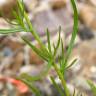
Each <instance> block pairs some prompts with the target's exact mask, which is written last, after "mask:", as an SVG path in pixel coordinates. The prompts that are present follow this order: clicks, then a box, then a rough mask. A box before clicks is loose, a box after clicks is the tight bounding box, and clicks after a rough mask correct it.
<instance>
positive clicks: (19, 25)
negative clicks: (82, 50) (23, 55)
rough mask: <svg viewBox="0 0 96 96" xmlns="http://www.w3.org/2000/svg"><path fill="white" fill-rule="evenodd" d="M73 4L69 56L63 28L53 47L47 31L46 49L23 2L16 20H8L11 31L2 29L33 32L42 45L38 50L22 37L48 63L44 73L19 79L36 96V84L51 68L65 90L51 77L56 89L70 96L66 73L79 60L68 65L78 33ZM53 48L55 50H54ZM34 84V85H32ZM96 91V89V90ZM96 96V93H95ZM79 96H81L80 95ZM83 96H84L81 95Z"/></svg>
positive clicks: (38, 92)
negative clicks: (59, 52)
mask: <svg viewBox="0 0 96 96" xmlns="http://www.w3.org/2000/svg"><path fill="white" fill-rule="evenodd" d="M71 4H72V7H73V10H74V26H73V32H72V37H71V41H70V44H69V47H68V50H67V54H66V56H65V54H64V45H63V40H62V38H61V36H60V32H61V27H59V34H58V42H57V44H56V45H55V44H53V46H52V45H51V41H50V40H51V37H50V32H49V30H48V29H47V30H46V35H47V41H48V47H46V46H45V45H44V44H43V42H42V40H41V38H40V37H39V35H38V33H37V32H36V31H35V29H34V27H33V25H32V24H31V22H30V20H29V18H28V16H27V14H26V12H25V11H24V4H23V0H22V1H20V0H18V8H19V10H18V12H15V11H13V12H12V13H13V15H14V16H15V18H16V19H15V20H13V21H10V20H6V19H5V20H6V21H7V22H8V23H9V24H11V25H12V28H10V29H0V34H7V35H8V34H10V33H16V32H22V31H23V32H31V33H32V35H33V37H34V38H35V40H36V41H37V42H38V43H39V45H40V49H38V48H36V47H35V46H34V45H33V44H32V43H31V42H30V41H29V40H28V38H25V37H21V38H22V39H23V40H24V42H25V43H26V44H27V45H29V46H30V47H31V48H32V50H34V51H35V52H36V53H37V54H38V56H40V57H41V58H42V59H43V60H45V61H46V62H47V65H46V68H45V70H44V71H42V72H41V73H40V74H39V75H38V76H30V75H28V74H25V73H24V74H22V75H21V76H20V77H19V79H20V80H22V81H23V82H24V83H25V84H26V85H28V86H29V88H30V89H31V90H32V92H34V94H35V95H36V96H41V93H40V91H39V90H37V88H36V87H35V86H34V82H36V81H38V80H40V79H43V77H44V76H46V75H47V73H48V71H49V70H50V68H51V67H53V68H54V69H55V71H56V73H57V75H58V77H59V79H60V80H61V83H62V87H63V90H64V91H62V90H61V89H60V88H59V86H58V84H57V83H56V81H55V80H54V78H53V77H50V79H51V81H52V83H53V85H54V86H55V87H56V89H57V90H58V92H59V93H60V95H61V96H70V95H71V94H70V91H69V89H68V87H67V83H66V80H65V72H66V71H67V69H69V68H70V67H71V66H72V65H73V64H75V62H76V61H77V59H75V60H73V61H72V63H71V64H68V59H69V57H70V55H71V52H72V48H73V45H74V42H75V38H76V35H77V32H78V12H77V8H76V4H75V1H74V0H71ZM52 47H53V49H54V50H52ZM59 48H61V50H62V54H61V55H60V56H58V64H57V62H56V56H57V51H58V49H59ZM32 82H33V83H32ZM89 85H91V86H93V85H92V84H91V83H89ZM94 88H95V87H92V89H94ZM95 89H96V88H95ZM95 94H96V93H95ZM72 96H76V95H75V92H74V93H73V95H72ZM78 96H79V95H78ZM80 96H82V95H80Z"/></svg>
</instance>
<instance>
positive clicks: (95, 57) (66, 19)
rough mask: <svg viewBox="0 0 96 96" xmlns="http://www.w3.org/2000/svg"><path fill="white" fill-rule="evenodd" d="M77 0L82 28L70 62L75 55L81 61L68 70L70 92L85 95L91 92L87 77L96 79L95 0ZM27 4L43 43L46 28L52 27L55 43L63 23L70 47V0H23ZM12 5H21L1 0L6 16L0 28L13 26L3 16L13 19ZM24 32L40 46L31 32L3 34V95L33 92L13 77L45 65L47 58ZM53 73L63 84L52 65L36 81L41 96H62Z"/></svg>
mask: <svg viewBox="0 0 96 96" xmlns="http://www.w3.org/2000/svg"><path fill="white" fill-rule="evenodd" d="M75 1H76V4H77V7H78V13H79V30H78V35H77V38H76V41H75V45H74V48H73V52H72V54H71V57H70V60H69V62H70V61H71V60H72V59H74V58H78V61H77V63H76V64H75V65H74V66H73V67H72V68H70V69H69V70H68V73H66V80H67V82H68V87H69V88H70V91H71V92H73V91H74V88H76V90H79V91H80V92H83V93H84V94H86V95H85V96H92V94H91V91H90V87H89V86H88V84H87V83H86V80H92V81H94V82H96V0H75ZM24 4H25V10H26V12H27V14H28V16H29V18H30V20H31V22H32V24H33V26H34V28H35V29H36V31H37V32H38V34H39V35H40V37H41V38H42V41H43V42H44V44H47V41H46V32H45V31H46V28H48V29H49V30H50V33H51V41H52V43H56V41H57V38H58V34H57V32H58V29H59V26H61V27H62V32H61V36H62V38H63V40H64V47H65V49H67V48H68V45H69V42H70V38H71V33H72V30H73V29H72V28H73V9H72V6H71V4H70V0H24ZM12 8H16V9H18V7H17V5H16V0H0V11H1V12H2V13H3V17H2V16H0V28H10V27H11V25H9V24H8V23H7V22H6V21H5V20H4V18H5V19H10V20H13V19H14V16H12V13H11V10H12ZM21 36H27V37H28V38H30V40H31V41H32V42H33V43H34V44H35V45H36V46H37V47H38V48H40V45H39V44H37V43H36V41H35V40H34V38H33V37H32V35H31V34H30V33H24V32H21V33H16V34H11V35H8V36H7V35H0V96H34V95H33V94H32V93H31V92H30V90H29V89H28V88H27V86H26V85H24V84H23V83H22V82H20V81H18V80H16V79H14V78H15V77H16V76H18V75H20V74H22V73H28V74H30V75H32V76H33V75H37V74H39V73H40V72H41V71H42V70H43V69H44V66H45V62H44V61H43V60H42V59H40V58H39V57H38V56H37V55H36V54H35V53H34V52H33V51H32V50H31V48H30V47H28V46H27V45H26V44H25V43H24V42H23V40H22V39H21V38H20V37H21ZM59 51H60V50H59ZM65 52H66V51H65ZM50 75H53V76H54V77H55V80H56V82H57V83H58V84H60V81H59V80H58V77H57V75H56V73H55V71H54V69H51V70H50V72H49V73H48V76H47V77H45V79H44V80H43V81H38V82H36V86H37V87H38V88H39V89H40V90H41V92H42V96H59V95H58V93H57V91H56V89H55V88H54V87H53V85H52V83H51V81H50V79H49V76H50ZM42 85H43V86H42Z"/></svg>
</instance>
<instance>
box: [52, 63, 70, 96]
mask: <svg viewBox="0 0 96 96" xmlns="http://www.w3.org/2000/svg"><path fill="white" fill-rule="evenodd" d="M53 66H54V68H55V70H56V72H57V74H58V76H59V79H60V80H61V82H62V85H63V88H64V91H65V94H66V96H70V94H69V93H70V92H69V90H68V88H67V85H66V81H65V80H64V77H63V75H62V73H61V71H60V70H59V68H58V66H57V65H56V64H53Z"/></svg>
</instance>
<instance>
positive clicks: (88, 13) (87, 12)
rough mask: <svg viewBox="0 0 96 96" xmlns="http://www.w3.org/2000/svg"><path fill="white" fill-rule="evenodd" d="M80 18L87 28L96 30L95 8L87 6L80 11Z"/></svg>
mask: <svg viewBox="0 0 96 96" xmlns="http://www.w3.org/2000/svg"><path fill="white" fill-rule="evenodd" d="M80 18H81V20H82V22H83V23H84V24H86V26H88V27H90V28H91V29H94V30H96V10H95V8H94V7H92V6H89V5H85V6H83V7H82V8H81V9H80Z"/></svg>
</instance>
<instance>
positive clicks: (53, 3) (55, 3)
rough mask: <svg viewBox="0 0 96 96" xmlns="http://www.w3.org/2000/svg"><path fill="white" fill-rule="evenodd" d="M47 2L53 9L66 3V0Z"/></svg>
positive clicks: (50, 0)
mask: <svg viewBox="0 0 96 96" xmlns="http://www.w3.org/2000/svg"><path fill="white" fill-rule="evenodd" d="M49 4H50V6H51V7H52V8H53V9H58V8H62V7H64V6H65V5H66V0H49Z"/></svg>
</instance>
